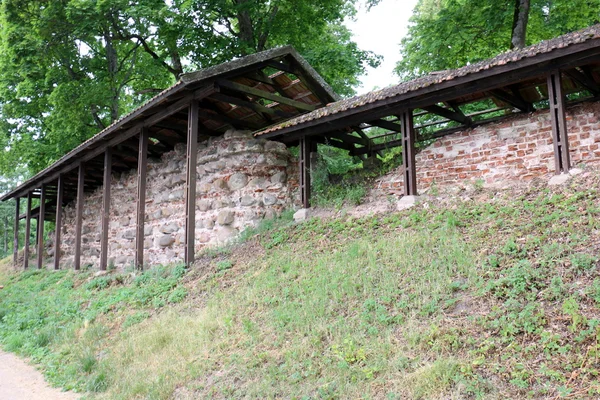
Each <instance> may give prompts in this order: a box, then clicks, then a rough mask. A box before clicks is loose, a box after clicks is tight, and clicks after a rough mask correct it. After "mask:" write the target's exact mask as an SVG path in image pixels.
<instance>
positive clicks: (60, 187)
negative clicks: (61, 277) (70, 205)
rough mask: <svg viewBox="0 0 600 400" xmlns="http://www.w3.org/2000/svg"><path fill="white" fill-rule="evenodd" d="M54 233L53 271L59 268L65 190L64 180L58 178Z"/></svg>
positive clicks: (60, 177) (61, 177)
mask: <svg viewBox="0 0 600 400" xmlns="http://www.w3.org/2000/svg"><path fill="white" fill-rule="evenodd" d="M56 190H57V193H56V231H55V233H54V269H58V268H60V234H61V231H62V203H63V192H64V190H65V179H64V178H63V176H62V175H59V176H58V188H57V189H56Z"/></svg>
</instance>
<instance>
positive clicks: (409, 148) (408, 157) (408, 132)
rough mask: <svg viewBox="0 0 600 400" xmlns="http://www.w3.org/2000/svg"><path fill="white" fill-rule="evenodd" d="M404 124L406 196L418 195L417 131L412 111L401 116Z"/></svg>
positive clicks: (403, 158) (403, 147)
mask: <svg viewBox="0 0 600 400" xmlns="http://www.w3.org/2000/svg"><path fill="white" fill-rule="evenodd" d="M400 119H401V122H402V162H403V164H404V195H405V196H416V195H417V171H416V166H415V130H414V126H413V114H412V110H407V111H404V112H403V113H402V115H401V116H400Z"/></svg>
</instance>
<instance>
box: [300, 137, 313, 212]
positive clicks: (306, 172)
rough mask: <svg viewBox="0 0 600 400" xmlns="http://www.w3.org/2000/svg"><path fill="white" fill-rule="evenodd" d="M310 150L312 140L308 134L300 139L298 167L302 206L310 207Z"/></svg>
mask: <svg viewBox="0 0 600 400" xmlns="http://www.w3.org/2000/svg"><path fill="white" fill-rule="evenodd" d="M310 150H311V141H310V139H309V138H307V137H306V136H304V137H302V138H301V139H300V159H299V161H298V167H299V170H300V171H299V172H300V194H301V200H302V207H304V208H309V207H310Z"/></svg>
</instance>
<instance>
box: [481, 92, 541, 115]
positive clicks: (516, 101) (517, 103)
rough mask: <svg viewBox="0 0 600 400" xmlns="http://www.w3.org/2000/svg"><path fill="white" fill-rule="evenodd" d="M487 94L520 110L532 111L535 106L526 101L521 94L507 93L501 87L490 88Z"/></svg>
mask: <svg viewBox="0 0 600 400" xmlns="http://www.w3.org/2000/svg"><path fill="white" fill-rule="evenodd" d="M489 94H490V95H491V96H493V97H495V98H497V99H498V100H500V101H503V102H505V103H508V104H510V105H511V106H513V107H515V108H518V109H519V110H521V111H522V112H533V111H535V108H534V107H533V104H531V103H528V102H526V101H525V100H524V99H523V98H522V97H521V95H518V94H516V93H512V94H511V93H508V92H506V91H504V90H502V89H495V90H490V91H489Z"/></svg>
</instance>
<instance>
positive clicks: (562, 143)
mask: <svg viewBox="0 0 600 400" xmlns="http://www.w3.org/2000/svg"><path fill="white" fill-rule="evenodd" d="M548 100H549V102H550V119H551V120H552V142H553V143H554V165H555V169H554V172H555V173H556V174H560V173H561V172H568V171H569V169H570V168H571V157H570V155H569V134H568V132H567V119H566V116H565V96H564V94H563V90H562V80H561V76H560V71H553V72H552V73H550V74H549V75H548Z"/></svg>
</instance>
